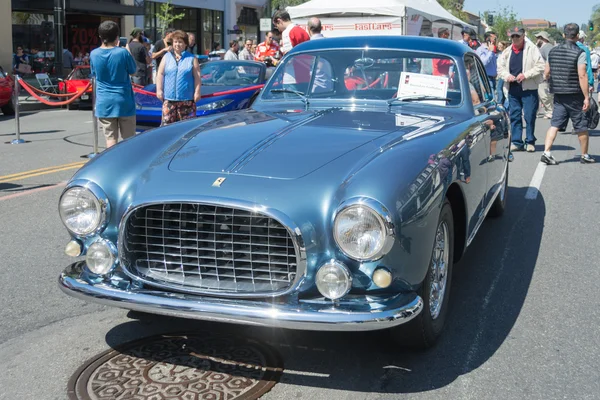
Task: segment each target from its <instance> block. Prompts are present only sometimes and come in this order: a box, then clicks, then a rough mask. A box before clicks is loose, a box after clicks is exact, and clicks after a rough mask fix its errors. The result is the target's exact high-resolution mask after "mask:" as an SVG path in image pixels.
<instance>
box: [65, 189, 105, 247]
mask: <svg viewBox="0 0 600 400" xmlns="http://www.w3.org/2000/svg"><path fill="white" fill-rule="evenodd" d="M58 209H59V212H60V218H61V219H62V222H63V224H65V226H66V227H67V229H68V230H69V231H71V232H72V233H74V234H76V235H79V236H85V235H89V234H90V233H92V232H94V231H95V230H96V229H98V227H99V226H100V224H101V223H102V222H103V220H104V212H105V209H104V207H103V205H102V204H101V203H100V200H98V198H97V197H96V196H95V195H94V194H93V193H92V192H91V191H90V190H88V189H86V188H84V187H80V186H74V187H72V188H70V189H68V190H67V191H65V192H64V193H63V195H62V197H61V198H60V203H59V206H58Z"/></svg>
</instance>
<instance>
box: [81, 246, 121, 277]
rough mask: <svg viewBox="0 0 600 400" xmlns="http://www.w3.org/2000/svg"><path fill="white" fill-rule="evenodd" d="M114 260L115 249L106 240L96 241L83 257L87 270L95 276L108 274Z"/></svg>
mask: <svg viewBox="0 0 600 400" xmlns="http://www.w3.org/2000/svg"><path fill="white" fill-rule="evenodd" d="M116 259H117V255H116V250H115V247H114V245H113V244H112V243H111V242H109V241H107V240H98V241H96V242H94V243H92V245H91V246H90V247H89V248H88V250H87V254H86V256H85V262H86V264H87V267H88V269H89V270H90V271H91V272H92V273H94V274H96V275H105V274H107V273H108V272H110V270H111V269H112V267H113V265H115V260H116Z"/></svg>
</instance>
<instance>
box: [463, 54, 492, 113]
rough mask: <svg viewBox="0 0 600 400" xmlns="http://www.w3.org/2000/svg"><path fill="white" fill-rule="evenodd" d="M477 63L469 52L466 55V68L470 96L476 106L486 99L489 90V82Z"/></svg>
mask: <svg viewBox="0 0 600 400" xmlns="http://www.w3.org/2000/svg"><path fill="white" fill-rule="evenodd" d="M477 65H478V64H477V60H476V59H475V57H473V56H471V55H469V54H467V55H466V56H465V70H466V72H467V79H468V84H469V92H470V97H471V101H472V103H473V105H474V106H477V105H479V104H481V103H484V102H485V101H486V97H485V93H486V90H487V84H486V83H485V81H484V80H483V79H482V77H481V72H480V71H479V68H478V66H477Z"/></svg>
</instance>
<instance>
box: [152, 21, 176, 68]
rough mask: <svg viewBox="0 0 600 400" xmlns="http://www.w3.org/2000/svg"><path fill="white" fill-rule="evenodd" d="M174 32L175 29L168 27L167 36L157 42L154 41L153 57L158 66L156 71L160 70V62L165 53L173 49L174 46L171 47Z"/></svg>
mask: <svg viewBox="0 0 600 400" xmlns="http://www.w3.org/2000/svg"><path fill="white" fill-rule="evenodd" d="M173 32H175V29H173V28H167V30H165V37H164V38H162V39H160V40H157V41H156V43H154V51H153V52H152V59H153V60H154V61H156V68H155V69H154V70H155V71H158V67H159V66H160V62H161V60H162V58H163V56H164V55H165V53H167V52H168V51H172V50H173V47H171V44H172V43H171V36H173Z"/></svg>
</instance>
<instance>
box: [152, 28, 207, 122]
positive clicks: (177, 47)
mask: <svg viewBox="0 0 600 400" xmlns="http://www.w3.org/2000/svg"><path fill="white" fill-rule="evenodd" d="M172 41H173V51H169V52H167V53H165V55H164V57H163V59H162V61H161V62H160V65H159V66H158V72H157V73H156V97H158V99H159V100H160V101H162V102H163V106H162V125H167V124H172V123H173V122H177V121H181V120H184V119H188V118H194V117H195V116H196V102H197V101H198V100H200V82H201V78H200V66H199V64H198V60H197V59H196V57H194V55H193V54H191V53H189V52H188V51H186V49H187V47H188V35H187V33H185V32H183V31H175V32H173V36H172Z"/></svg>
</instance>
